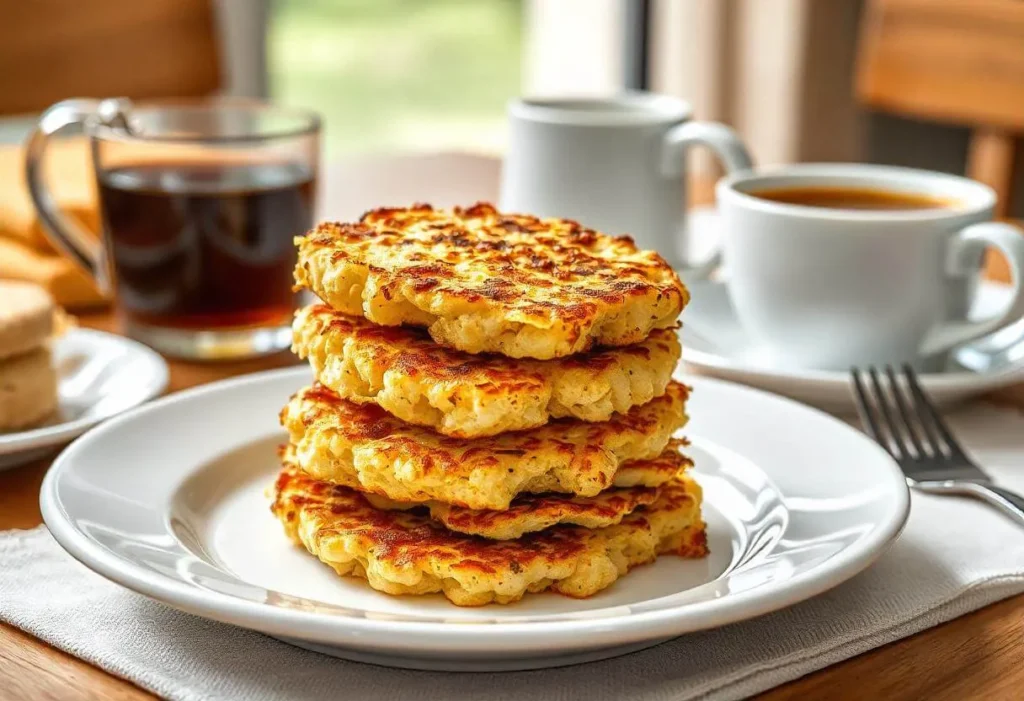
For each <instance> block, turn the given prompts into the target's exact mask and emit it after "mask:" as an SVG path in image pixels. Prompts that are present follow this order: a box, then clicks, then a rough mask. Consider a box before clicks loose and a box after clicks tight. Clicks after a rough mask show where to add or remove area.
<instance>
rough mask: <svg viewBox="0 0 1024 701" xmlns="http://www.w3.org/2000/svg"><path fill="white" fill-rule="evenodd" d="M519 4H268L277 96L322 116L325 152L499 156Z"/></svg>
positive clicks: (299, 0)
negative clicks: (463, 153) (392, 152)
mask: <svg viewBox="0 0 1024 701" xmlns="http://www.w3.org/2000/svg"><path fill="white" fill-rule="evenodd" d="M523 10H524V8H523V0H275V2H274V3H273V5H272V7H271V16H270V22H269V26H268V36H267V51H268V61H267V64H268V73H269V76H268V78H269V90H270V96H271V98H272V99H275V100H278V101H282V102H285V103H291V104H295V105H299V106H304V107H310V108H313V109H315V110H317V111H318V112H320V113H321V114H322V115H323V117H324V124H325V133H324V136H325V152H326V156H327V157H328V158H331V157H336V156H337V155H339V154H342V153H353V152H368V151H372V152H380V151H405V152H408V151H444V150H448V151H452V150H459V151H483V152H495V153H497V152H500V150H501V148H502V143H503V137H504V126H505V105H506V103H507V102H508V100H509V99H510V98H511V97H513V96H516V95H518V94H519V93H520V92H521V83H522V81H521V72H522V68H521V67H522V65H523V60H522V55H523V47H522V45H523V16H524V11H523Z"/></svg>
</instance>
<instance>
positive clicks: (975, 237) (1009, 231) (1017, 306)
mask: <svg viewBox="0 0 1024 701" xmlns="http://www.w3.org/2000/svg"><path fill="white" fill-rule="evenodd" d="M988 246H992V247H994V248H996V249H998V250H999V251H1000V252H1001V253H1002V254H1003V255H1004V256H1006V260H1007V262H1008V263H1009V266H1010V275H1011V279H1012V280H1013V293H1012V296H1011V299H1010V302H1009V304H1007V305H1006V308H1005V309H1004V310H1003V311H1002V312H1001V313H999V314H996V315H995V316H993V317H991V318H988V319H983V320H980V321H958V322H950V323H945V324H942V325H940V326H936V327H935V328H933V329H932V330H931V331H930V332H929V333H928V335H927V336H925V339H924V341H922V342H921V347H920V353H921V355H923V356H929V355H935V354H937V353H942V352H945V351H948V350H950V349H952V348H955V347H956V346H959V345H963V344H965V343H969V342H970V341H975V340H977V339H979V338H982V337H983V336H988V335H989V334H992V333H995V332H996V331H998V330H999V329H1001V328H1003V327H1004V326H1009V325H1010V324H1012V323H1014V322H1016V321H1018V320H1019V319H1021V318H1022V317H1024V284H1022V282H1024V280H1022V278H1021V273H1022V271H1024V231H1021V230H1020V229H1018V228H1017V227H1015V226H1011V225H1009V224H1004V223H1002V222H982V223H980V224H973V225H971V226H968V227H967V228H965V229H962V230H961V231H960V232H958V233H957V234H956V235H955V236H954V237H953V238H952V239H951V240H950V244H949V249H948V251H947V256H946V261H947V264H946V267H947V272H948V273H950V274H954V275H963V274H964V273H965V272H968V270H967V269H968V268H969V269H970V272H973V273H974V274H979V273H978V268H977V263H978V260H979V259H980V258H981V254H982V253H983V252H984V249H985V248H986V247H988Z"/></svg>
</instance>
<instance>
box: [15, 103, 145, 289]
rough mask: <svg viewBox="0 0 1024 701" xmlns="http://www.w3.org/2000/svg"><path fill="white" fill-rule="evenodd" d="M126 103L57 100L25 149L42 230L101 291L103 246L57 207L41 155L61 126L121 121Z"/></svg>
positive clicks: (104, 276) (104, 282) (104, 283)
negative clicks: (44, 173)
mask: <svg viewBox="0 0 1024 701" xmlns="http://www.w3.org/2000/svg"><path fill="white" fill-rule="evenodd" d="M129 104H130V103H128V101H127V100H121V99H112V100H102V101H101V100H89V99H82V98H76V99H73V100H64V101H63V102H58V103H57V104H55V105H52V106H51V107H49V108H48V109H47V110H46V111H45V112H43V115H42V117H40V118H39V122H38V123H37V124H36V127H35V129H33V131H32V134H31V135H30V136H29V139H28V142H27V145H26V149H25V180H26V181H27V183H28V190H29V194H30V195H31V196H32V202H33V203H34V204H35V208H36V211H37V212H38V213H39V219H40V220H41V221H42V224H43V231H44V232H45V233H46V235H47V238H48V239H50V241H51V242H52V243H53V245H54V246H56V247H57V249H58V250H60V251H61V252H63V253H64V254H65V255H67V256H68V257H69V258H71V259H72V260H73V261H75V262H76V263H78V265H80V266H81V267H82V268H84V269H85V270H86V272H88V273H89V275H90V276H91V277H92V278H93V280H95V281H96V286H97V287H98V288H99V290H100V292H101V293H104V294H106V293H108V292H109V291H110V287H109V284H108V281H107V273H106V268H105V265H104V262H103V247H102V245H101V244H100V243H99V241H97V239H96V237H95V236H92V235H90V234H89V232H88V231H86V230H85V228H84V227H82V225H81V224H79V223H78V222H77V221H75V220H74V219H73V218H71V217H68V216H66V215H65V214H64V213H63V212H62V211H61V210H60V207H59V206H58V205H57V201H56V200H55V199H54V197H53V195H52V194H50V191H49V190H48V189H47V187H46V184H45V183H44V182H43V159H44V156H45V153H46V147H47V145H48V143H49V140H50V137H51V136H53V135H54V134H56V133H57V132H58V131H60V130H61V129H64V128H65V127H69V126H72V125H75V124H83V125H86V126H87V128H88V125H89V124H90V123H93V122H99V123H104V124H109V125H111V126H116V125H122V124H124V123H125V113H126V112H127V108H128V106H129Z"/></svg>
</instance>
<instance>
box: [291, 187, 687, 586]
mask: <svg viewBox="0 0 1024 701" xmlns="http://www.w3.org/2000/svg"><path fill="white" fill-rule="evenodd" d="M296 243H297V245H298V248H299V257H298V265H297V267H296V270H295V279H296V282H297V283H298V285H299V286H301V287H304V288H307V289H309V290H311V291H312V292H313V293H315V294H316V296H317V297H319V298H320V300H322V301H323V303H321V304H315V305H313V306H310V307H306V308H305V309H302V310H300V311H299V312H298V313H297V314H296V317H295V324H294V345H293V349H294V351H295V352H296V353H298V354H299V356H300V357H302V358H306V359H308V360H309V363H310V365H311V366H312V368H313V371H314V375H315V378H316V379H315V382H314V383H313V385H312V386H310V387H307V388H305V389H303V390H301V391H300V392H298V393H297V394H296V395H295V396H294V397H292V398H291V400H290V401H289V402H288V404H287V406H285V408H284V409H283V410H282V412H281V422H282V424H283V425H284V427H285V428H286V429H287V431H288V436H289V443H288V445H287V446H285V447H284V448H283V449H282V461H283V465H284V466H283V469H282V471H281V474H280V476H279V477H278V480H277V483H276V486H275V494H274V503H273V506H272V509H273V512H274V514H275V515H276V516H277V517H278V519H279V520H280V521H281V523H282V524H283V525H284V528H285V531H286V533H287V534H288V536H289V537H291V538H292V539H293V540H294V541H296V542H297V543H299V544H301V545H302V546H304V547H305V548H306V549H307V550H308V551H309V552H310V553H312V554H313V555H315V556H316V557H318V558H319V559H320V560H322V561H323V562H324V563H326V564H327V565H330V566H331V567H332V568H333V569H334V570H335V571H337V573H338V574H341V575H354V576H357V577H362V578H365V579H366V580H367V581H368V582H369V584H370V586H372V587H373V588H374V589H378V590H380V591H382V592H386V593H388V594H428V593H433V592H442V593H443V594H444V595H445V596H446V597H448V599H450V600H451V601H452V602H453V603H455V604H458V605H459V606H477V605H482V604H488V603H500V604H505V603H510V602H514V601H518V600H519V599H521V598H522V597H523V595H524V594H526V593H527V592H541V591H544V590H548V589H550V590H553V591H556V592H558V593H560V594H564V595H567V596H571V597H587V596H590V595H592V594H594V593H596V592H598V591H600V590H602V589H604V588H605V587H608V586H610V585H611V584H612V583H614V582H615V580H617V579H618V578H619V577H621V576H622V575H624V574H626V572H627V571H629V569H630V568H631V567H633V566H635V565H639V564H642V563H646V562H651V561H652V560H654V559H655V558H656V557H657V556H658V555H659V554H663V553H673V554H676V555H681V556H683V557H701V556H703V555H705V554H706V552H707V548H706V545H705V542H706V541H705V535H704V522H703V521H702V520H701V515H700V502H701V491H700V487H699V486H698V485H697V484H696V483H695V482H694V481H693V480H692V479H691V478H690V477H688V476H687V473H686V470H687V468H688V467H689V466H690V460H689V459H688V458H687V457H685V456H684V454H683V453H681V452H680V450H681V448H683V447H684V446H685V441H684V440H681V439H677V438H674V437H673V435H674V434H675V433H677V432H678V430H679V429H680V428H682V426H683V425H684V424H685V423H686V420H687V417H686V414H685V405H686V400H687V396H688V394H689V389H688V388H687V387H685V386H684V385H682V384H679V383H678V382H674V381H672V379H671V376H672V372H673V370H674V369H675V367H676V364H677V362H678V360H679V354H680V346H679V340H678V338H677V335H676V327H677V318H678V316H679V314H680V312H681V311H682V309H683V307H684V306H685V304H686V302H687V301H688V293H687V291H686V288H685V287H683V285H682V283H681V282H680V281H679V278H678V277H677V276H676V274H675V273H674V272H673V271H672V269H671V268H670V267H669V266H668V265H667V264H666V263H665V261H664V260H662V258H661V257H660V256H658V255H657V254H656V253H653V252H650V251H641V250H638V249H637V247H636V245H635V244H634V243H633V241H632V240H631V239H629V238H628V237H611V236H607V235H604V234H601V233H598V232H596V231H592V230H590V229H586V228H584V227H582V226H580V225H579V224H577V223H576V222H573V221H567V220H561V219H538V218H536V217H531V216H523V215H511V214H501V213H499V212H498V211H496V210H495V209H494V208H493V207H491V206H490V205H487V204H477V205H475V206H473V207H470V208H468V209H460V208H456V209H455V210H454V211H451V212H448V211H437V210H434V209H432V208H431V207H429V206H425V205H416V206H414V207H411V208H409V209H380V210H376V211H372V212H369V213H367V214H366V215H364V216H363V217H362V219H361V220H360V221H359V222H357V223H354V224H322V225H320V226H319V227H317V228H316V229H314V230H313V231H311V232H309V233H308V234H307V235H306V236H303V237H299V238H298V239H296Z"/></svg>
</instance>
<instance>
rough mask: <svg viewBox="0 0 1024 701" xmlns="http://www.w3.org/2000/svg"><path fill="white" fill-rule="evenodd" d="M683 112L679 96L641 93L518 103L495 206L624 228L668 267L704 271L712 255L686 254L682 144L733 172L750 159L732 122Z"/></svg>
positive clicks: (713, 262)
mask: <svg viewBox="0 0 1024 701" xmlns="http://www.w3.org/2000/svg"><path fill="white" fill-rule="evenodd" d="M690 116H691V109H690V106H689V105H688V104H687V103H686V102H684V101H682V100H679V99H676V98H674V97H669V96H666V95H656V94H653V93H645V92H626V93H623V94H621V95H619V96H616V97H611V98H603V99H554V100H516V101H514V102H513V103H512V104H511V105H510V107H509V127H510V138H509V146H508V153H507V155H506V157H505V164H504V168H503V170H502V182H501V200H500V206H501V209H503V210H505V211H509V212H525V213H529V214H535V215H538V216H542V217H564V218H568V219H575V220H576V221H579V222H580V223H581V224H583V225H585V226H589V227H592V228H594V229H598V230H600V231H603V232H605V233H609V234H629V235H631V236H632V237H633V238H634V239H635V240H636V242H637V243H638V244H639V245H640V246H641V247H642V248H649V249H653V250H656V251H658V252H659V253H661V255H662V256H664V258H665V259H666V260H667V261H668V262H669V263H670V264H671V265H672V266H673V267H676V268H680V269H685V268H691V271H692V273H693V274H695V275H700V274H702V273H706V272H707V271H709V270H710V269H712V268H713V267H715V266H716V265H717V259H715V260H709V261H705V262H704V263H703V264H701V265H699V266H696V267H692V266H691V265H690V263H689V261H687V260H686V251H687V250H688V244H687V241H686V238H685V227H686V223H685V215H686V192H685V186H686V167H685V165H686V163H685V152H686V149H687V148H688V147H690V146H692V145H695V144H701V145H704V146H708V147H710V148H711V149H712V150H713V151H714V152H715V153H716V154H717V155H718V157H719V158H721V160H722V162H723V163H724V164H725V167H726V169H727V170H728V171H730V172H732V171H735V170H742V169H746V168H749V167H750V165H751V163H750V157H749V155H748V154H747V150H746V149H745V148H744V146H743V144H742V142H741V141H740V139H739V137H738V136H737V135H736V133H735V132H733V131H732V130H731V129H730V128H728V127H726V126H724V125H722V124H715V123H709V122H694V121H689V120H690Z"/></svg>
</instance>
